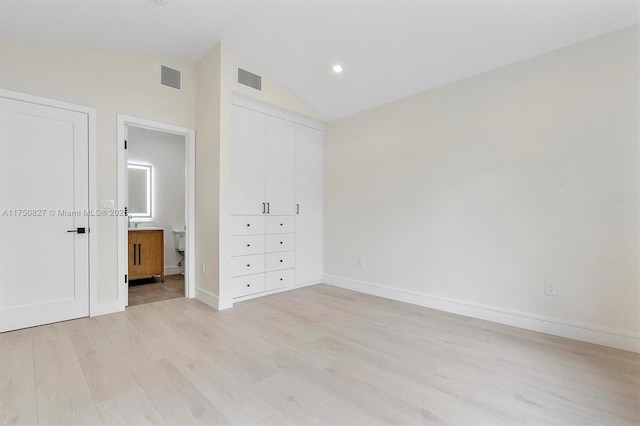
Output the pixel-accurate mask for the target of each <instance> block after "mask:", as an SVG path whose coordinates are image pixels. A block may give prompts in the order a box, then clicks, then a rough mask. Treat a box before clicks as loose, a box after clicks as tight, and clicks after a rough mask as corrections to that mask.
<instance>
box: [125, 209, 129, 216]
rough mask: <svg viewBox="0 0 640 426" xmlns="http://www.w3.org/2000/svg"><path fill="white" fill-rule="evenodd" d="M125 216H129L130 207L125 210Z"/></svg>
mask: <svg viewBox="0 0 640 426" xmlns="http://www.w3.org/2000/svg"><path fill="white" fill-rule="evenodd" d="M124 215H125V216H129V207H125V208H124Z"/></svg>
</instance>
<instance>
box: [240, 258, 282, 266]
mask: <svg viewBox="0 0 640 426" xmlns="http://www.w3.org/2000/svg"><path fill="white" fill-rule="evenodd" d="M280 263H282V259H280ZM247 266H249V265H247Z"/></svg>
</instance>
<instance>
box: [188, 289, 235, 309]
mask: <svg viewBox="0 0 640 426" xmlns="http://www.w3.org/2000/svg"><path fill="white" fill-rule="evenodd" d="M196 299H198V300H199V301H201V302H202V303H204V304H205V305H208V306H211V307H212V308H213V309H216V310H218V311H222V310H224V309H229V308H233V301H227V300H224V299H220V298H219V297H218V296H216V295H214V294H212V293H210V292H208V291H207V290H203V289H201V288H197V287H196Z"/></svg>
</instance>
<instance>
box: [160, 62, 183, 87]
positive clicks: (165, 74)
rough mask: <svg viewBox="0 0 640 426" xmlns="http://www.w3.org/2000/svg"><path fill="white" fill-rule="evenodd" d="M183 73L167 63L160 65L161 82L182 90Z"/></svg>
mask: <svg viewBox="0 0 640 426" xmlns="http://www.w3.org/2000/svg"><path fill="white" fill-rule="evenodd" d="M181 83H182V73H181V72H180V71H178V70H174V69H173V68H169V67H168V66H166V65H160V84H162V85H163V86H168V87H173V88H174V89H178V90H180V86H181Z"/></svg>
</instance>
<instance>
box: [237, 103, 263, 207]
mask: <svg viewBox="0 0 640 426" xmlns="http://www.w3.org/2000/svg"><path fill="white" fill-rule="evenodd" d="M231 121H232V124H231V138H232V140H233V143H232V144H231V146H232V148H231V214H237V215H254V214H263V213H265V211H264V210H265V206H264V202H265V199H264V192H265V183H264V179H265V115H264V114H262V113H260V112H256V111H253V110H250V109H247V108H243V107H239V106H237V105H234V106H233V110H232V118H231Z"/></svg>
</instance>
